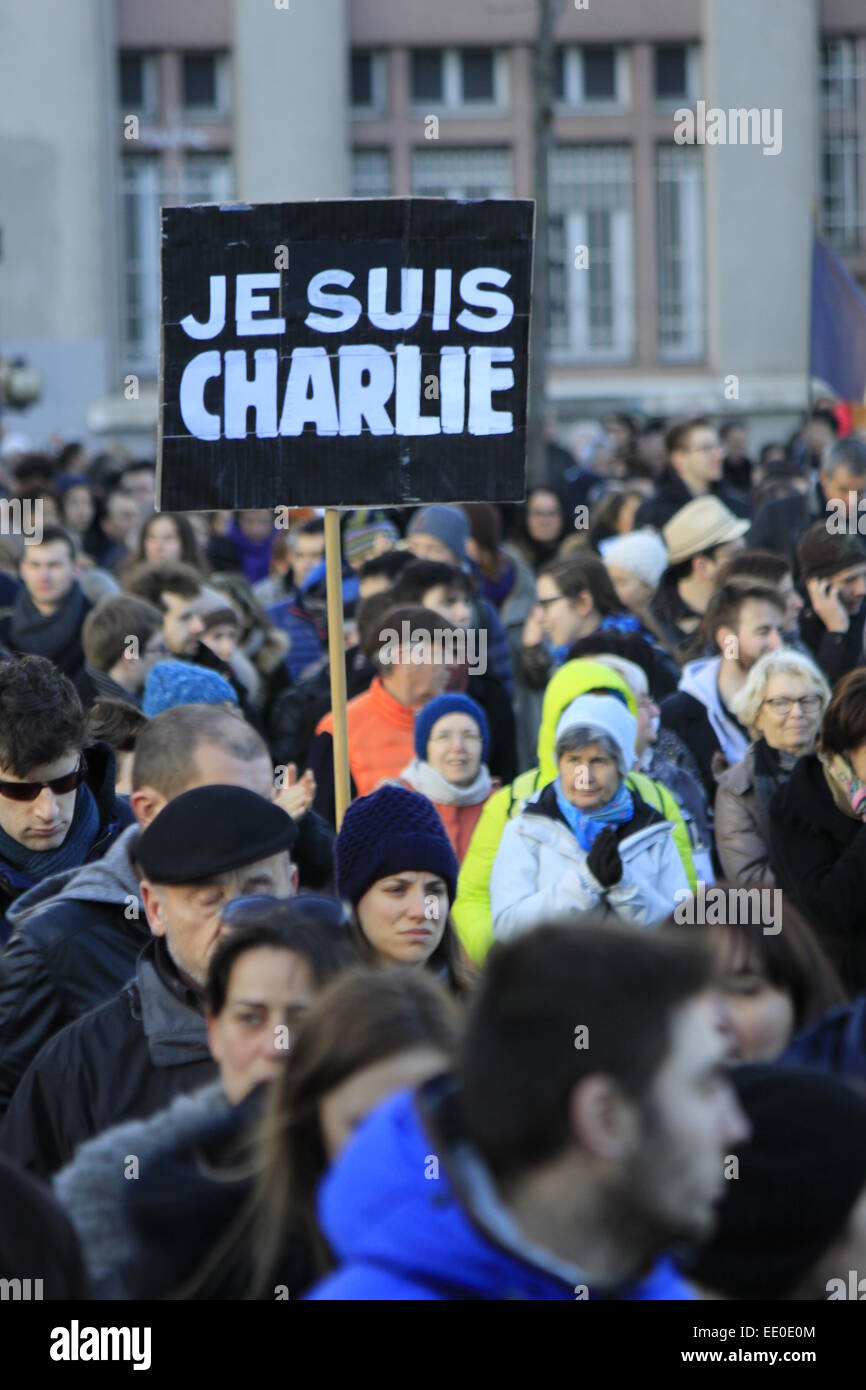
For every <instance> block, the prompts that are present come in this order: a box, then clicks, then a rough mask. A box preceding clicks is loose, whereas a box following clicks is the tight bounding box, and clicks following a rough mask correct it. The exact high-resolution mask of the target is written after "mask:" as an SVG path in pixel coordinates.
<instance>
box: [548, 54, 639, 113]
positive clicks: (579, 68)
mask: <svg viewBox="0 0 866 1390" xmlns="http://www.w3.org/2000/svg"><path fill="white" fill-rule="evenodd" d="M629 85H630V77H629V54H628V50H627V49H626V48H615V47H613V45H611V44H591V45H587V46H585V47H583V48H576V47H574V46H571V47H566V48H558V49H557V50H556V58H555V67H554V72H553V90H554V96H555V98H556V100H557V101H558V102H559V103H560V105H562V106H563V107H565V108H569V107H580V108H585V107H589V108H590V109H593V108H597V109H599V110H600V111H611V110H616V111H619V110H626V109H627V108H628V106H629V103H630V95H629Z"/></svg>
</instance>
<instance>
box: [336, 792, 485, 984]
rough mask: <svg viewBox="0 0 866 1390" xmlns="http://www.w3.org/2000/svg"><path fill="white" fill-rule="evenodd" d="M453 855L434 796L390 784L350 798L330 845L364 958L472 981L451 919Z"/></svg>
mask: <svg viewBox="0 0 866 1390" xmlns="http://www.w3.org/2000/svg"><path fill="white" fill-rule="evenodd" d="M458 870H459V866H458V863H457V856H456V855H455V853H454V850H453V849H452V846H451V841H450V840H449V839H448V834H447V832H446V830H445V827H444V825H443V824H442V820H441V818H440V816H439V813H438V812H437V810H436V808H435V806H434V805H433V803H432V801H429V800H428V799H427V797H426V796H422V795H421V794H420V793H419V792H414V791H410V790H409V789H408V788H405V787H400V786H397V785H396V784H394V783H387V784H386V785H385V786H383V787H380V788H379V789H378V791H375V792H371V793H370V795H369V796H361V797H358V798H357V800H355V801H353V802H352V804H351V806H350V807H349V809H348V810H347V811H346V814H345V816H344V818H343V823H342V825H341V827H340V833H339V835H338V836H337V841H336V845H335V847H334V873H335V878H336V884H337V892H338V893H339V895H340V897H341V898H343V899H345V901H347V902H348V903H350V904H351V906H352V908H353V909H354V916H353V923H352V927H351V929H350V930H351V931H352V932H353V934H354V937H355V941H356V944H357V947H358V951H359V953H360V955H361V958H362V959H364V960H367V961H369V962H370V963H371V964H375V965H386V966H398V967H408V968H410V969H414V968H424V969H426V970H430V971H432V972H433V973H434V974H435V975H436V976H437V977H438V978H439V979H441V980H442V982H443V983H444V984H445V985H447V987H448V988H449V989H451V990H452V991H453V992H454V993H456V994H461V993H463V992H464V990H465V989H466V988H467V986H468V984H469V980H470V977H469V974H468V967H467V966H466V965H465V964H464V963H463V959H462V956H461V948H460V943H459V941H458V938H457V933H456V931H455V929H454V926H453V924H452V922H451V904H452V903H453V902H454V899H455V897H456V896H457V874H458Z"/></svg>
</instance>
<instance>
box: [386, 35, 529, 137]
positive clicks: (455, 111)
mask: <svg viewBox="0 0 866 1390" xmlns="http://www.w3.org/2000/svg"><path fill="white" fill-rule="evenodd" d="M473 48H475V49H484V50H485V51H487V50H490V51H492V53H493V99H492V101H491V100H481V101H465V100H464V99H463V60H462V55H463V52H464V50H466V51H469V50H471V49H473ZM425 51H433V52H436V53H439V54H441V57H442V98H441V100H440V101H436V100H435V99H434V98H433V97H421V98H416V97H415V95H414V94H413V92H412V57H411V55H412V54H413V53H416V52H417V53H420V52H425ZM508 62H509V53H508V49H507V48H503V47H502V46H501V45H496V44H490V43H478V44H471V43H468V44H459V45H456V46H452V47H448V48H446V47H442V48H437V47H435V46H433V45H430V47H429V48H428V49H424V48H412V49H410V58H409V106H410V110H411V112H412V117H413V119H415V120H418V119H423V117H424V116H426V115H437V116H442V117H459V118H461V119H473V120H474V119H479V120H483V119H484V118H486V117H490V116H504V115H507V113H508V109H509V103H510V99H511V89H510V81H509V67H508ZM431 107H432V108H434V109H432V110H431Z"/></svg>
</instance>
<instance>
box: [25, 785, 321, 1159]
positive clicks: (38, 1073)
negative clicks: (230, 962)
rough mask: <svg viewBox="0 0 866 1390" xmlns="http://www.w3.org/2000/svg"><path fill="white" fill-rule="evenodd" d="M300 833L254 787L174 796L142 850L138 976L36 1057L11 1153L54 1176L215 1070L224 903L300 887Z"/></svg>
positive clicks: (210, 1076) (201, 789)
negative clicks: (214, 992)
mask: <svg viewBox="0 0 866 1390" xmlns="http://www.w3.org/2000/svg"><path fill="white" fill-rule="evenodd" d="M296 836H297V829H296V827H295V824H294V822H293V821H292V820H291V818H290V817H289V816H287V815H286V814H285V812H284V811H283V810H281V808H280V807H279V806H275V805H274V804H273V803H272V802H269V801H266V800H265V799H264V798H263V797H261V796H259V795H257V793H256V792H252V791H248V790H247V789H246V788H243V787H232V786H222V785H219V786H211V787H197V788H196V789H194V790H192V791H188V792H184V793H183V794H182V795H181V796H179V797H176V798H175V799H174V800H173V801H171V802H169V804H168V805H167V806H166V807H164V809H163V810H162V811H161V812H160V813H159V815H157V816H156V817H155V819H154V820H153V821H152V822H151V824H150V825H149V826H148V828H147V829H146V830H145V831H144V832H143V833H142V835H141V836H140V838H139V840H138V842H137V845H136V849H135V855H136V861H137V864H138V867H139V871H140V875H141V895H142V898H143V901H144V905H145V911H146V913H147V920H148V923H149V925H150V930H151V933H152V938H153V939H152V940H150V941H149V942H148V943H147V945H146V946H145V948H144V950H143V951H142V953H141V955H140V956H139V958H138V961H137V962H136V967H135V978H134V979H133V980H132V981H131V982H130V983H129V984H127V985H126V986H124V988H123V989H122V990H121V991H120V993H119V994H118V995H116V996H115V998H113V999H111V1000H110V1001H109V1002H108V1003H106V1004H102V1005H100V1007H99V1008H97V1009H94V1010H93V1011H92V1012H91V1013H89V1014H85V1015H84V1017H83V1018H80V1019H78V1020H77V1022H75V1023H72V1024H70V1025H69V1026H68V1027H67V1028H64V1029H63V1031H62V1032H60V1033H58V1034H57V1036H56V1037H55V1038H53V1039H52V1040H51V1042H49V1043H48V1044H47V1046H46V1047H44V1048H43V1049H42V1051H41V1052H40V1053H39V1055H38V1056H37V1057H36V1059H35V1061H34V1062H32V1063H31V1065H30V1067H29V1068H28V1069H27V1071H26V1072H25V1074H24V1076H23V1077H22V1079H21V1082H20V1084H19V1086H18V1088H17V1089H16V1091H15V1095H14V1097H13V1099H12V1103H11V1105H10V1107H9V1109H8V1111H7V1112H6V1118H5V1120H4V1122H3V1127H2V1130H0V1149H2V1151H3V1152H4V1153H6V1154H7V1155H8V1156H9V1157H12V1158H15V1159H17V1160H18V1162H19V1163H21V1165H22V1166H23V1167H25V1168H28V1169H30V1170H31V1171H32V1172H35V1173H36V1174H37V1175H38V1176H41V1177H48V1176H50V1175H51V1174H52V1173H54V1172H56V1171H57V1169H58V1168H61V1167H62V1166H63V1165H64V1164H65V1163H67V1162H68V1161H69V1159H70V1158H71V1157H72V1154H73V1152H74V1150H75V1148H76V1147H77V1145H78V1144H80V1143H82V1142H83V1141H84V1140H85V1139H88V1138H90V1137H92V1136H93V1135H95V1134H99V1133H101V1131H102V1130H104V1129H107V1128H108V1127H109V1126H110V1125H114V1124H119V1123H120V1122H121V1121H123V1120H130V1119H144V1118H146V1117H147V1116H148V1115H152V1114H154V1112H155V1111H157V1110H161V1109H162V1108H163V1107H164V1106H166V1105H168V1104H169V1103H170V1102H171V1101H172V1100H173V1099H174V1097H175V1096H176V1095H178V1094H180V1093H181V1092H186V1091H194V1090H196V1089H197V1088H198V1087H199V1086H201V1085H204V1084H205V1083H206V1082H208V1081H210V1080H212V1079H213V1076H214V1071H215V1067H214V1063H213V1060H212V1058H211V1055H210V1050H209V1048H208V1042H207V1029H206V1025H205V1019H204V987H205V982H206V980H207V972H208V965H209V963H210V959H211V957H212V955H213V953H214V951H215V949H216V947H217V944H218V942H219V940H220V937H221V935H222V934H223V933H224V931H225V927H224V926H222V924H221V922H220V912H221V909H222V907H223V905H224V904H225V903H226V902H227V901H228V900H229V899H231V898H233V897H237V896H239V895H241V894H247V893H266V894H272V895H274V896H276V897H286V896H288V895H289V894H290V893H292V892H294V890H295V887H296V884H297V870H296V868H295V866H294V865H293V864H292V863H291V860H290V859H289V849H290V847H291V845H292V844H293V843H294V840H295V838H296Z"/></svg>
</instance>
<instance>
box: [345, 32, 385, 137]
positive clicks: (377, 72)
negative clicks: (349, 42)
mask: <svg viewBox="0 0 866 1390" xmlns="http://www.w3.org/2000/svg"><path fill="white" fill-rule="evenodd" d="M361 54H366V55H367V57H369V59H370V96H371V99H370V102H369V103H368V104H367V105H366V106H362V105H356V104H355V103H354V102H353V100H352V59H353V58H355V57H358V56H359V55H361ZM387 114H388V52H387V50H386V49H383V48H353V49H351V50H350V52H349V115H350V118H351V119H352V120H353V121H370V120H378V119H380V118H381V117H384V116H387Z"/></svg>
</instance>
